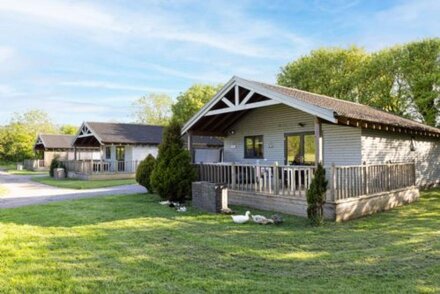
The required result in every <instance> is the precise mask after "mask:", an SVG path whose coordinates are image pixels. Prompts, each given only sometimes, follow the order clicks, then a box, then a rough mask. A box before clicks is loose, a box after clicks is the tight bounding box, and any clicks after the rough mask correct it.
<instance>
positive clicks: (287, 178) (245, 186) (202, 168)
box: [196, 162, 416, 202]
mask: <svg viewBox="0 0 440 294" xmlns="http://www.w3.org/2000/svg"><path fill="white" fill-rule="evenodd" d="M196 168H197V171H198V180H199V181H208V182H214V183H222V184H225V185H227V187H228V188H229V189H230V190H232V191H243V192H252V193H255V194H263V195H278V196H289V197H294V198H300V199H305V198H306V192H307V190H308V188H309V187H310V183H311V181H312V179H313V174H314V171H315V167H314V166H290V165H278V164H273V165H259V164H242V163H239V164H238V163H210V164H196ZM325 169H326V176H327V178H328V180H329V186H328V193H327V202H335V201H338V200H342V199H348V198H352V197H360V196H364V195H372V194H377V193H382V192H388V191H394V190H398V189H403V188H407V187H412V186H414V185H415V180H416V175H415V164H414V162H410V163H392V164H391V163H390V164H381V165H352V166H335V165H333V166H330V167H326V168H325Z"/></svg>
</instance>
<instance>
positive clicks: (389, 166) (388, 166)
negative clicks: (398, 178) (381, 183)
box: [386, 163, 391, 191]
mask: <svg viewBox="0 0 440 294" xmlns="http://www.w3.org/2000/svg"><path fill="white" fill-rule="evenodd" d="M386 171H387V174H388V175H387V191H390V190H391V165H390V164H389V163H388V164H387V169H386Z"/></svg>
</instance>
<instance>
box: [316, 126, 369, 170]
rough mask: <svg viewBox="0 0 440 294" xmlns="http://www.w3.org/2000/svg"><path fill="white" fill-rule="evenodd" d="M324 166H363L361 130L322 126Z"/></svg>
mask: <svg viewBox="0 0 440 294" xmlns="http://www.w3.org/2000/svg"><path fill="white" fill-rule="evenodd" d="M322 138H323V164H324V165H325V166H330V165H332V164H333V163H334V164H336V165H358V164H362V154H361V129H358V128H353V127H347V126H341V125H333V124H325V123H324V124H322Z"/></svg>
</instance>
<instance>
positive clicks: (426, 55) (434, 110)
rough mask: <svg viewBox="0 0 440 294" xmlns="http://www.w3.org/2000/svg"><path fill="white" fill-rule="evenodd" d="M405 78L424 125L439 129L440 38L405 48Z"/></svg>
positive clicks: (403, 57)
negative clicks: (436, 126) (437, 126)
mask: <svg viewBox="0 0 440 294" xmlns="http://www.w3.org/2000/svg"><path fill="white" fill-rule="evenodd" d="M401 55H402V63H401V67H402V76H403V78H404V79H405V81H406V83H407V85H408V87H409V91H410V93H411V96H412V100H413V102H414V105H415V106H416V109H417V111H418V112H419V113H420V115H421V116H422V117H423V120H424V122H425V123H427V124H429V125H432V126H435V125H436V122H437V125H440V121H438V120H439V116H440V101H439V100H440V38H435V39H426V40H422V41H417V42H412V43H409V44H406V45H405V46H403V48H402V52H401Z"/></svg>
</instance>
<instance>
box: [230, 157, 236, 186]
mask: <svg viewBox="0 0 440 294" xmlns="http://www.w3.org/2000/svg"><path fill="white" fill-rule="evenodd" d="M231 178H232V179H231V180H232V183H231V188H232V189H235V181H236V180H237V179H236V171H235V162H233V163H232V164H231Z"/></svg>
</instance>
